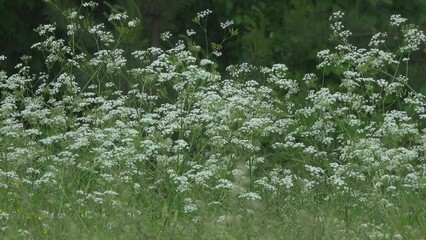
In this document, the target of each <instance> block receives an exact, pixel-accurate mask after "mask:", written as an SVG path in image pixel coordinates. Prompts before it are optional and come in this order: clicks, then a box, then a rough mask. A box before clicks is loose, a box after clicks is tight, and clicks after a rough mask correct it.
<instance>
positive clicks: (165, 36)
mask: <svg viewBox="0 0 426 240" xmlns="http://www.w3.org/2000/svg"><path fill="white" fill-rule="evenodd" d="M171 37H172V34H171V33H170V32H169V31H167V32H164V33H162V34H161V35H160V38H161V40H163V41H167V40H169V39H170V38H171Z"/></svg>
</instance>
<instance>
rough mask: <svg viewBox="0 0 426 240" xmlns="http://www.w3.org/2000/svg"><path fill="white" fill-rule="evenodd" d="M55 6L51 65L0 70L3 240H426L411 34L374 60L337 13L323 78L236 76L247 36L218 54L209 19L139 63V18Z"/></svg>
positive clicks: (421, 103) (40, 47) (389, 38)
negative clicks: (235, 54) (235, 48)
mask: <svg viewBox="0 0 426 240" xmlns="http://www.w3.org/2000/svg"><path fill="white" fill-rule="evenodd" d="M371 2H372V1H371ZM384 2H386V1H384ZM48 4H50V5H49V6H50V7H52V8H56V9H57V10H58V11H59V12H60V14H61V15H62V16H63V17H64V19H62V20H61V21H62V23H61V22H58V23H57V24H54V23H51V24H45V25H41V26H39V27H38V28H37V29H36V32H37V33H38V35H39V37H40V38H42V40H41V41H40V42H36V43H35V44H32V46H31V49H33V50H34V51H37V52H38V53H39V55H40V56H43V64H42V65H43V66H38V67H37V70H36V71H35V70H33V69H32V67H31V66H32V61H34V59H33V58H32V57H31V56H29V55H25V56H22V57H21V58H20V62H19V63H18V64H17V65H16V67H15V69H16V73H14V72H7V71H5V70H2V71H0V91H1V92H0V94H1V95H0V101H1V105H0V237H2V238H5V239H135V238H136V239H247V238H250V239H251V238H253V239H422V238H424V237H425V236H426V212H425V209H426V201H425V195H426V192H425V190H426V163H425V160H426V159H425V158H426V130H425V127H426V121H425V119H426V99H425V96H424V95H423V94H421V93H419V92H418V91H417V90H416V89H413V88H412V87H411V86H410V84H409V74H410V70H411V62H412V59H411V58H412V57H413V56H416V54H417V52H418V51H419V50H421V49H422V48H423V45H424V43H425V42H426V36H425V35H424V33H423V32H422V31H421V30H419V28H418V27H416V26H415V25H412V24H409V23H408V20H407V19H405V18H403V17H401V16H400V15H392V16H390V24H389V29H390V31H389V32H387V33H386V32H375V34H374V35H373V36H372V37H371V39H370V41H368V42H367V43H365V44H364V45H360V46H359V45H356V44H354V43H353V42H352V41H351V40H352V37H351V36H352V33H351V32H350V31H349V30H348V29H347V28H345V26H344V24H343V23H342V21H344V19H345V18H344V14H343V12H340V11H336V12H335V13H333V14H332V15H331V16H330V17H329V18H327V19H328V20H329V21H330V22H329V23H330V33H331V40H332V43H333V44H334V46H333V47H332V48H329V49H325V50H321V51H319V52H318V53H317V54H316V57H317V62H316V66H314V67H312V68H311V69H309V71H308V72H307V73H301V72H298V71H292V70H291V69H290V70H289V69H288V67H287V65H285V64H282V63H274V64H270V65H269V66H259V65H253V64H250V63H234V64H228V65H227V66H226V67H223V68H224V70H225V71H222V70H221V64H223V63H221V62H220V61H219V60H218V59H220V57H221V55H222V54H224V51H226V44H227V43H228V42H229V40H230V39H231V38H232V39H235V38H238V36H237V33H238V30H237V29H236V28H235V27H234V25H235V24H234V22H233V21H229V20H224V21H222V22H220V23H219V24H218V23H215V24H216V25H218V28H219V29H221V34H220V36H222V38H220V39H214V40H212V38H211V37H210V30H209V29H210V28H211V27H212V22H211V21H210V20H211V19H210V18H211V16H213V14H215V13H214V12H212V11H210V10H208V9H207V10H204V11H201V12H198V13H196V15H195V17H194V18H193V26H192V27H191V28H189V29H188V30H186V31H185V32H183V33H181V35H179V34H172V33H171V32H164V33H162V34H161V36H160V39H161V40H162V41H163V43H162V45H161V46H169V47H163V48H160V47H145V48H136V47H138V46H136V45H132V44H130V43H129V42H126V41H128V39H132V38H134V37H135V36H136V35H137V34H135V32H136V33H138V31H139V30H140V28H139V27H138V26H140V24H141V20H140V19H137V18H133V17H129V16H128V15H127V14H126V13H125V12H117V13H112V14H110V15H108V16H107V17H106V20H105V21H104V22H98V19H97V18H94V17H93V14H96V13H97V10H96V9H97V7H99V6H97V5H98V4H96V3H94V2H86V3H83V4H82V5H81V6H78V7H77V8H71V9H67V10H62V8H61V7H58V5H56V4H55V3H54V2H50V3H48ZM209 19H210V20H209ZM188 22H190V20H188ZM388 22H389V21H388ZM60 24H65V27H64V28H61V27H60V26H59V25H60ZM213 28H214V27H213ZM109 29H111V30H109ZM175 35H177V36H175ZM235 36H237V37H235ZM395 36H398V37H395ZM262 41H263V40H262ZM139 47H140V46H139ZM0 59H1V60H2V61H7V59H6V57H4V56H2V57H0ZM290 61H291V60H290ZM39 69H41V70H39Z"/></svg>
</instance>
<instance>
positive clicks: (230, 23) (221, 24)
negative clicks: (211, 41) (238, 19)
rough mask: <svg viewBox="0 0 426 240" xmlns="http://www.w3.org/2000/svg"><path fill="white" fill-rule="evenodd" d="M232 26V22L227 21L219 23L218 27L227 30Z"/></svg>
mask: <svg viewBox="0 0 426 240" xmlns="http://www.w3.org/2000/svg"><path fill="white" fill-rule="evenodd" d="M232 25H234V21H232V20H230V21H229V20H227V21H226V22H221V23H220V27H221V28H222V29H226V28H228V27H230V26H232Z"/></svg>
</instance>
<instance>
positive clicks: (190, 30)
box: [186, 29, 197, 37]
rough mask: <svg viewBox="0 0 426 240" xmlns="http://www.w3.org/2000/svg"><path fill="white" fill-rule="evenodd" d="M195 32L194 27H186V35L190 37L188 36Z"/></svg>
mask: <svg viewBox="0 0 426 240" xmlns="http://www.w3.org/2000/svg"><path fill="white" fill-rule="evenodd" d="M196 33H197V32H195V30H194V29H187V30H186V35H188V37H190V36H192V35H194V34H196Z"/></svg>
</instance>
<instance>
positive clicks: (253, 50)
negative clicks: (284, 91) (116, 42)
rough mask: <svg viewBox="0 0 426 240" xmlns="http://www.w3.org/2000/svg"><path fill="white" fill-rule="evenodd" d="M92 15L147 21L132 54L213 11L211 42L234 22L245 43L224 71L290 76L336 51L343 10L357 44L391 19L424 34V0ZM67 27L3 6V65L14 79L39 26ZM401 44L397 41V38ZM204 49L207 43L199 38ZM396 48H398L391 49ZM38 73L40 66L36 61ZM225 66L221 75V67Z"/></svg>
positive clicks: (22, 3) (18, 3)
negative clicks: (279, 66) (336, 23)
mask: <svg viewBox="0 0 426 240" xmlns="http://www.w3.org/2000/svg"><path fill="white" fill-rule="evenodd" d="M54 2H55V4H56V5H58V6H60V8H61V9H63V10H64V9H66V8H72V7H74V8H76V7H78V6H79V5H80V4H81V1H78V0H55V1H54ZM98 2H99V3H100V4H99V8H98V9H97V10H96V12H95V13H94V17H95V20H96V18H98V19H99V21H101V20H102V19H104V18H105V17H106V14H108V13H111V12H119V11H127V14H128V15H129V16H130V17H132V18H133V17H138V18H140V20H141V23H142V24H141V29H140V30H139V32H138V34H137V36H135V37H133V38H132V39H131V40H129V41H128V42H127V43H128V45H129V46H131V47H138V48H145V47H149V46H163V47H165V45H164V43H163V42H161V40H160V38H159V35H160V34H161V33H162V32H165V31H170V32H171V33H173V35H174V36H175V37H176V36H179V35H180V34H184V33H185V31H186V29H194V30H196V31H197V30H198V31H199V29H197V28H196V27H197V26H196V25H195V24H194V23H193V22H192V21H191V19H192V18H193V17H194V16H195V15H196V13H197V12H199V11H202V10H204V9H210V10H212V11H213V14H212V15H211V16H209V25H208V28H209V29H208V34H209V38H210V39H211V41H220V39H221V37H222V34H223V32H222V31H221V28H220V25H219V23H220V22H224V21H226V20H233V21H234V22H235V25H236V27H238V29H239V32H240V34H239V36H237V37H236V38H233V39H232V40H231V41H229V42H227V43H226V44H225V46H224V51H223V56H222V57H221V58H220V59H219V62H220V63H221V64H222V65H223V66H227V65H229V64H235V63H242V62H248V63H252V64H257V65H271V64H273V63H278V62H280V63H285V64H286V65H288V66H289V68H290V70H291V71H294V72H295V73H299V74H303V73H305V72H312V71H313V70H314V69H315V65H316V64H317V61H316V53H317V52H318V51H320V50H322V49H324V48H327V47H328V46H330V43H329V37H328V36H330V30H329V29H328V27H329V22H328V18H329V16H330V14H331V13H332V12H334V11H337V10H342V11H343V12H345V13H346V16H345V22H346V23H347V27H348V28H349V29H351V31H352V32H353V36H352V37H351V39H350V40H351V41H353V42H354V43H355V44H358V45H359V44H361V45H362V44H364V45H365V46H366V47H367V44H368V41H369V39H370V38H371V36H372V35H373V34H374V33H377V32H378V31H387V32H389V34H392V29H391V28H389V17H390V15H392V14H401V15H402V16H403V17H406V18H408V19H409V22H410V23H414V24H416V25H418V26H419V27H420V29H425V27H426V14H425V12H426V11H425V10H426V1H424V0H408V1H399V0H354V1H346V0H330V1H323V0H265V1H257V0H234V1H229V0H206V1H195V0H109V1H98ZM47 22H56V23H57V24H58V26H59V27H61V26H62V27H64V26H65V22H64V20H63V18H62V16H61V14H60V13H59V11H58V9H56V8H53V7H52V5H51V4H46V3H45V1H41V0H14V1H11V0H0V52H1V53H2V54H3V55H5V56H7V57H8V61H7V63H6V65H5V66H3V67H4V68H5V69H7V71H9V72H10V71H12V72H13V67H14V65H15V64H16V63H17V62H19V58H20V56H22V55H23V54H34V52H33V51H31V49H30V47H31V45H32V44H33V43H35V42H37V41H38V40H39V38H38V36H37V34H36V33H35V32H34V31H33V29H34V28H36V27H37V26H38V25H39V24H41V23H47ZM394 38H395V39H397V38H398V36H397V35H395V36H394ZM200 42H201V39H200ZM389 47H392V46H389ZM425 54H426V53H425V51H421V52H420V53H418V54H417V55H415V56H412V67H411V68H410V81H411V84H412V85H413V86H414V87H415V88H417V89H422V90H421V91H422V92H426V89H425V88H426V87H425V84H424V81H423V71H422V70H423V69H424V67H425V65H426V62H425V61H426V56H425ZM33 65H34V66H33V67H34V68H37V67H41V64H37V62H34V63H33ZM223 66H222V68H223Z"/></svg>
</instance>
